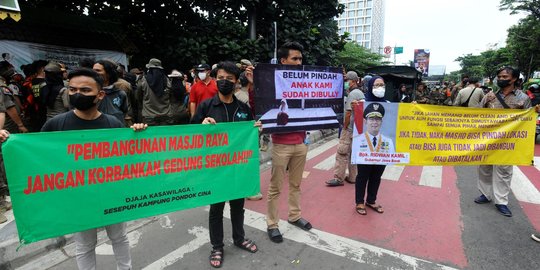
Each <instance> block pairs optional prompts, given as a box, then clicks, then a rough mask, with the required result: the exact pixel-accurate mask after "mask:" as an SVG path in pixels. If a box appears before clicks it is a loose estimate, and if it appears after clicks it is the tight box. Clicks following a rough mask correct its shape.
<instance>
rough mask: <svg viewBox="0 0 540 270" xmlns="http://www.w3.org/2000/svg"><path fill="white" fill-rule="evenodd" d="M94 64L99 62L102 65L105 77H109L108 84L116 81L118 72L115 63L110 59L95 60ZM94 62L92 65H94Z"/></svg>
mask: <svg viewBox="0 0 540 270" xmlns="http://www.w3.org/2000/svg"><path fill="white" fill-rule="evenodd" d="M95 64H100V65H102V66H103V69H104V70H105V73H106V74H107V77H108V78H109V84H113V83H115V82H116V81H118V72H117V71H116V63H115V62H113V61H110V60H106V59H101V60H98V61H96V63H95ZM95 64H94V65H95Z"/></svg>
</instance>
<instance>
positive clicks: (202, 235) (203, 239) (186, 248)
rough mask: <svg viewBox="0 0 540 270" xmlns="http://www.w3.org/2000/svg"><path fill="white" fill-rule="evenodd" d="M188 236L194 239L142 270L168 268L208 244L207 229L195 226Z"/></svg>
mask: <svg viewBox="0 0 540 270" xmlns="http://www.w3.org/2000/svg"><path fill="white" fill-rule="evenodd" d="M188 232H189V233H190V234H193V235H195V239H193V240H191V241H189V242H188V243H187V244H185V245H183V246H181V247H179V248H177V249H176V250H174V251H172V252H171V253H169V254H167V255H165V256H164V257H162V258H160V259H159V260H158V261H155V262H153V263H152V264H150V265H148V266H146V267H145V268H143V270H158V269H159V270H161V269H164V268H165V267H167V266H170V265H172V264H174V263H175V262H177V261H178V260H180V259H182V258H184V255H186V254H187V253H190V252H193V251H195V250H197V249H199V248H200V247H202V246H204V245H205V244H207V243H208V242H210V236H209V232H208V229H206V228H204V227H200V226H195V227H193V228H191V229H189V230H188Z"/></svg>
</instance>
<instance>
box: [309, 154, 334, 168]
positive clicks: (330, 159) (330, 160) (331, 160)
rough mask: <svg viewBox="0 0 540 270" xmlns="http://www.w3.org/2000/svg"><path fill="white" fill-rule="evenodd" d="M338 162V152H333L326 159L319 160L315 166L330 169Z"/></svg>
mask: <svg viewBox="0 0 540 270" xmlns="http://www.w3.org/2000/svg"><path fill="white" fill-rule="evenodd" d="M335 162H336V154H333V155H331V156H329V157H327V158H326V159H325V160H323V161H321V162H319V164H317V165H315V166H313V168H314V169H319V170H324V171H328V170H330V169H332V168H334V163H335Z"/></svg>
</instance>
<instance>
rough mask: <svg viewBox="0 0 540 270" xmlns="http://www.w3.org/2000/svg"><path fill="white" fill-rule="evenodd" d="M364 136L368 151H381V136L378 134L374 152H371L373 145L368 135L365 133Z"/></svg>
mask: <svg viewBox="0 0 540 270" xmlns="http://www.w3.org/2000/svg"><path fill="white" fill-rule="evenodd" d="M364 135H365V136H366V141H367V143H368V145H369V151H371V152H375V153H377V152H379V150H381V145H382V142H381V134H379V136H378V137H377V141H378V143H377V148H376V149H375V150H373V143H372V142H371V140H370V139H369V135H368V133H367V132H366V133H364Z"/></svg>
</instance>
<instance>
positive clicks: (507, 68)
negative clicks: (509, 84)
mask: <svg viewBox="0 0 540 270" xmlns="http://www.w3.org/2000/svg"><path fill="white" fill-rule="evenodd" d="M503 70H504V71H506V72H507V73H509V74H511V75H512V78H518V79H519V69H517V68H514V67H511V66H504V67H502V68H499V70H497V75H499V73H501V72H502V71H503Z"/></svg>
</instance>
